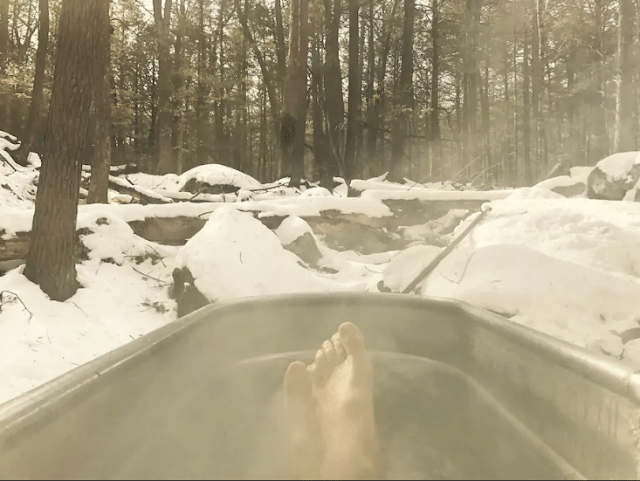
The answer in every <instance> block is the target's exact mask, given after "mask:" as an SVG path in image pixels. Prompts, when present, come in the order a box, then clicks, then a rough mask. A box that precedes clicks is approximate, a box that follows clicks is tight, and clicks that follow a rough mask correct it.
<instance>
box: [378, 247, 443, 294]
mask: <svg viewBox="0 0 640 481" xmlns="http://www.w3.org/2000/svg"><path fill="white" fill-rule="evenodd" d="M441 251H442V249H441V248H440V247H435V246H430V245H425V244H419V245H414V246H412V247H409V248H408V249H405V250H403V251H402V252H400V253H399V254H398V255H397V256H395V257H394V258H393V259H392V260H391V262H390V263H389V265H388V266H387V268H386V269H385V270H384V273H383V280H384V285H385V287H387V288H388V289H391V290H392V291H394V292H402V290H403V289H404V288H406V287H407V286H408V285H409V283H411V282H412V281H413V280H414V279H415V278H416V277H417V276H418V274H420V272H422V270H423V269H424V268H425V267H427V266H428V265H429V263H430V262H431V261H432V260H433V259H435V258H436V256H437V255H438V254H439V253H440V252H441Z"/></svg>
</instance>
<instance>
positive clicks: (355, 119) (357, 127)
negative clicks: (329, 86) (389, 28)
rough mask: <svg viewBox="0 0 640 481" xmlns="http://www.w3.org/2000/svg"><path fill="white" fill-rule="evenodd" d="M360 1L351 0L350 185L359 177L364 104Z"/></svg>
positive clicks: (346, 152)
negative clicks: (359, 145) (361, 67)
mask: <svg viewBox="0 0 640 481" xmlns="http://www.w3.org/2000/svg"><path fill="white" fill-rule="evenodd" d="M359 10H360V5H359V0H349V87H348V90H349V99H348V105H347V107H348V112H347V140H346V145H345V149H344V179H345V181H346V183H347V185H349V182H351V179H353V178H354V177H356V176H357V175H358V172H357V170H358V169H357V162H356V157H357V148H358V143H359V141H360V137H361V134H362V119H361V118H360V103H361V102H362V71H361V70H360V52H359V50H360V32H359V19H358V13H359Z"/></svg>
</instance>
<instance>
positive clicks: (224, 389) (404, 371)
mask: <svg viewBox="0 0 640 481" xmlns="http://www.w3.org/2000/svg"><path fill="white" fill-rule="evenodd" d="M313 354H314V352H312V351H305V352H297V353H286V354H280V355H272V356H266V357H260V358H253V359H249V360H246V361H243V362H241V363H239V364H236V365H234V366H233V367H231V368H229V367H227V368H225V369H224V370H219V371H216V373H215V375H214V376H213V378H212V381H213V382H212V384H211V385H209V387H208V388H207V389H215V391H216V392H215V394H214V396H213V399H214V401H213V404H210V405H209V406H208V409H210V410H213V411H214V412H215V414H216V415H215V416H211V415H210V416H209V422H210V426H209V427H208V428H209V430H210V433H211V435H212V438H211V445H210V446H208V447H207V448H208V449H210V450H211V451H210V452H211V453H212V458H211V459H210V461H211V463H212V464H211V469H212V472H211V473H210V474H209V475H210V476H212V477H215V478H231V479H233V478H236V479H238V478H244V479H246V478H253V479H256V478H262V479H265V478H266V479H269V478H271V479H275V478H280V479H281V478H282V477H290V476H291V473H290V472H289V471H288V470H287V465H288V464H289V461H290V458H289V453H288V451H287V442H286V437H285V419H284V411H283V402H284V401H283V392H282V379H283V375H284V372H285V370H286V368H287V365H288V364H289V363H290V362H291V361H292V360H303V361H306V362H310V361H311V360H312V356H313ZM372 363H373V366H374V386H375V391H374V403H375V409H376V418H377V424H378V432H379V436H380V443H381V450H382V452H381V455H382V457H383V464H384V465H385V474H386V476H387V479H523V478H526V479H559V478H560V477H561V473H560V471H559V470H557V468H556V467H555V466H554V465H553V464H552V463H551V462H550V461H549V460H548V459H547V458H545V457H544V455H543V454H541V453H540V451H539V450H538V449H537V448H536V447H534V446H533V445H532V444H531V443H530V442H528V441H527V440H526V439H525V438H524V437H523V436H522V434H521V433H520V432H519V431H518V430H517V429H516V428H515V427H514V426H513V425H512V424H511V423H510V421H508V420H507V419H506V418H505V417H504V416H503V415H502V414H501V410H500V409H498V407H497V405H496V403H495V401H494V400H493V399H492V398H491V397H490V396H489V395H488V394H487V393H486V392H485V391H484V390H483V389H482V388H481V387H480V386H478V385H476V384H475V383H474V382H472V381H470V379H469V378H466V377H464V376H463V375H461V374H460V373H459V371H456V370H455V369H452V368H450V367H448V366H446V365H444V364H441V363H438V362H434V361H430V360H427V359H422V358H418V357H414V356H407V355H400V354H393V353H381V352H374V353H372ZM211 395H212V393H207V397H211ZM205 422H206V421H205Z"/></svg>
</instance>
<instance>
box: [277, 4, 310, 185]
mask: <svg viewBox="0 0 640 481" xmlns="http://www.w3.org/2000/svg"><path fill="white" fill-rule="evenodd" d="M308 16H309V10H308V0H292V4H291V31H290V34H289V65H288V69H287V81H286V83H285V88H284V95H283V97H284V98H283V101H282V121H281V122H282V125H281V127H280V129H281V130H280V145H281V146H282V157H283V166H284V169H285V173H287V174H289V175H291V179H290V182H289V185H290V186H292V187H298V186H299V185H300V180H301V179H302V177H303V176H304V131H305V123H306V116H307V53H308V51H309V29H308V25H309V24H308Z"/></svg>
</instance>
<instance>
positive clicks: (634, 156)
mask: <svg viewBox="0 0 640 481" xmlns="http://www.w3.org/2000/svg"><path fill="white" fill-rule="evenodd" d="M638 181H640V152H618V153H617V154H613V155H610V156H609V157H606V158H604V159H602V160H601V161H600V162H598V163H597V165H596V167H595V168H594V169H593V170H592V171H591V173H590V174H589V178H588V180H587V196H588V197H589V198H590V199H603V200H623V199H625V196H626V195H627V192H628V191H630V190H632V189H634V188H635V187H636V185H637V184H638ZM629 200H636V201H640V194H637V190H636V191H635V192H634V195H633V198H632V199H629Z"/></svg>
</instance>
